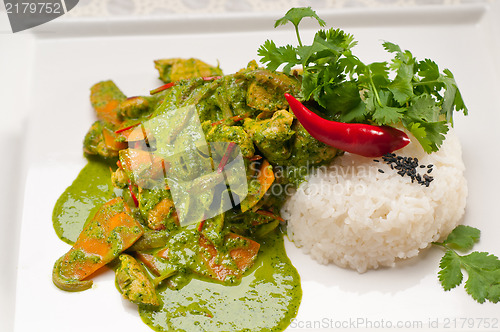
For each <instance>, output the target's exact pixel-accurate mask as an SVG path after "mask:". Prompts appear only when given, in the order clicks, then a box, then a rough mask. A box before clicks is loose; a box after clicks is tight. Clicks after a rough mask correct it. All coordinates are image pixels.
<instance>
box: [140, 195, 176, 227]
mask: <svg viewBox="0 0 500 332" xmlns="http://www.w3.org/2000/svg"><path fill="white" fill-rule="evenodd" d="M169 221H170V222H174V223H175V224H176V225H177V226H179V218H178V217H177V213H176V212H175V207H174V202H173V201H172V199H171V198H169V197H165V198H164V199H162V200H161V201H160V203H158V204H156V205H155V207H154V208H152V209H151V210H150V211H149V214H148V227H149V228H151V229H154V230H160V229H164V228H165V226H166V222H169Z"/></svg>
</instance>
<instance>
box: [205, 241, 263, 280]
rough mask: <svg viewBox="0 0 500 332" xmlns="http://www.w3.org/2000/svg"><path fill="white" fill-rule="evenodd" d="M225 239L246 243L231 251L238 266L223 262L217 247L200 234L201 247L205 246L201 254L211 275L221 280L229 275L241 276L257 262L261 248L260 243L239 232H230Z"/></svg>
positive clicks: (230, 253)
mask: <svg viewBox="0 0 500 332" xmlns="http://www.w3.org/2000/svg"><path fill="white" fill-rule="evenodd" d="M225 239H226V241H227V240H239V241H241V242H242V243H244V245H242V246H240V247H237V248H234V249H232V250H231V251H230V252H229V255H230V256H231V258H232V259H233V261H234V263H235V265H236V267H234V266H230V265H226V264H223V263H221V262H222V261H224V260H220V259H219V258H220V257H219V253H218V251H217V248H216V247H215V246H214V245H213V244H212V243H211V242H210V241H208V240H207V239H206V238H205V237H203V236H200V240H199V244H200V247H201V248H203V251H202V253H201V256H202V258H203V261H204V263H205V266H206V267H207V269H208V271H209V273H210V276H211V277H212V278H214V279H216V280H219V281H224V280H225V279H226V278H227V277H228V276H235V277H236V278H241V276H242V275H243V273H244V272H245V271H246V270H248V269H249V268H250V267H251V266H252V265H253V263H254V262H255V259H256V258H257V253H258V252H259V248H260V244H259V243H257V242H255V241H253V240H251V239H248V238H245V237H243V236H241V235H238V234H234V233H230V234H228V235H227V236H226V238H225Z"/></svg>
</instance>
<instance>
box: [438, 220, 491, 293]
mask: <svg viewBox="0 0 500 332" xmlns="http://www.w3.org/2000/svg"><path fill="white" fill-rule="evenodd" d="M479 236H480V231H479V230H478V229H477V228H474V227H470V226H463V225H460V226H457V227H456V228H455V229H454V230H453V231H452V232H451V233H450V234H449V235H448V237H447V238H446V240H444V241H443V242H442V243H433V244H435V245H438V246H441V247H443V248H444V249H445V250H446V252H445V254H444V256H443V257H442V258H441V261H440V263H439V268H440V271H439V272H438V278H439V281H440V283H441V285H442V286H443V288H444V290H446V291H448V290H450V289H452V288H455V287H456V286H458V285H460V284H461V283H462V280H463V274H462V269H464V270H465V271H466V272H467V281H466V282H465V290H466V291H467V293H468V294H469V295H471V296H472V298H473V299H474V300H476V301H477V302H479V303H484V302H485V301H486V300H488V301H490V302H493V303H497V302H499V301H500V260H499V259H498V257H497V256H495V255H492V254H489V253H487V252H478V251H474V252H472V253H470V254H468V255H464V256H461V255H459V254H458V253H457V252H456V251H455V250H454V249H455V248H456V249H459V250H470V249H472V246H473V245H474V243H476V242H477V241H478V240H479Z"/></svg>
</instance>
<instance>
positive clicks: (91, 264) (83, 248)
mask: <svg viewBox="0 0 500 332" xmlns="http://www.w3.org/2000/svg"><path fill="white" fill-rule="evenodd" d="M142 234H143V229H142V226H141V224H139V223H138V222H137V221H136V220H135V219H134V218H133V217H132V215H131V213H130V209H129V207H128V206H127V205H126V203H125V202H124V201H123V199H122V198H121V197H117V198H114V199H112V200H110V201H109V202H107V203H105V204H104V205H103V206H101V208H100V209H99V210H98V211H97V213H96V214H95V215H94V218H92V220H91V221H90V222H89V223H88V224H87V225H85V227H84V229H83V230H82V232H81V233H80V236H79V237H78V239H77V240H76V242H75V244H74V245H73V247H72V248H71V249H70V250H69V251H68V252H67V253H66V254H65V255H64V256H62V257H61V258H59V259H58V260H57V262H56V263H55V265H54V269H53V272H52V280H53V282H54V284H55V285H56V286H57V287H59V288H61V289H63V290H67V291H82V290H85V289H88V288H90V287H91V286H92V281H91V280H85V279H86V278H88V277H89V276H90V275H92V274H93V273H94V272H95V271H97V270H98V269H100V268H101V267H103V266H104V265H106V264H107V263H109V262H111V261H112V260H113V259H115V258H116V257H118V255H119V254H120V253H121V252H122V251H124V250H125V249H127V248H128V247H130V246H131V245H132V244H133V243H134V242H135V241H137V239H139V238H140V237H141V236H142Z"/></svg>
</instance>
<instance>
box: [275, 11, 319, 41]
mask: <svg viewBox="0 0 500 332" xmlns="http://www.w3.org/2000/svg"><path fill="white" fill-rule="evenodd" d="M304 17H312V18H315V19H316V21H318V23H319V25H320V26H322V27H324V26H325V25H326V23H325V21H323V20H322V19H320V18H319V16H318V15H317V14H316V12H315V11H314V10H312V9H311V7H298V8H292V9H290V10H289V11H288V12H287V13H286V14H285V16H283V17H282V18H280V19H278V20H276V22H275V23H274V27H275V28H277V27H278V26H280V25H285V24H287V23H288V22H290V23H292V24H293V26H294V27H295V34H296V35H297V40H298V41H299V45H300V46H302V41H301V40H300V34H299V24H300V21H302V19H303V18H304Z"/></svg>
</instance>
